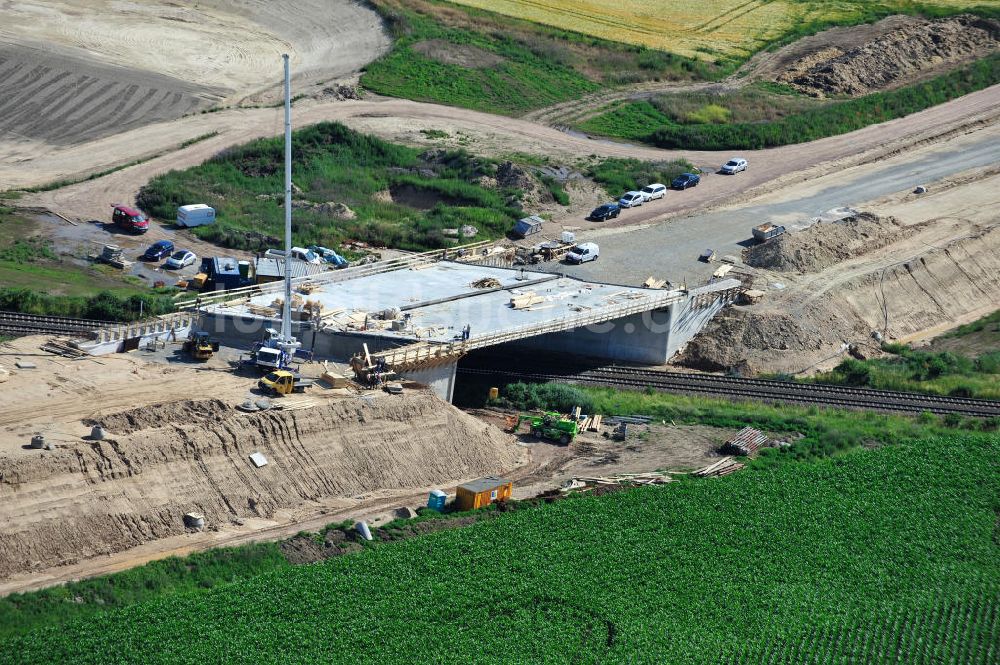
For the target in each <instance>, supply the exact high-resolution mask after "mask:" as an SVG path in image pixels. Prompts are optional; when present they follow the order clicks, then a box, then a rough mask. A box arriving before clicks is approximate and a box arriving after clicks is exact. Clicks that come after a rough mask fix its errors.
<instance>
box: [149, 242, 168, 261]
mask: <svg viewBox="0 0 1000 665" xmlns="http://www.w3.org/2000/svg"><path fill="white" fill-rule="evenodd" d="M172 251H174V243H172V242H170V241H169V240H159V241H157V242H154V243H153V244H152V245H150V246H149V249H147V250H146V251H145V252H144V253H143V255H142V258H143V259H144V260H146V261H159V260H160V259H162V258H163V257H164V256H169V255H170V253H171V252H172Z"/></svg>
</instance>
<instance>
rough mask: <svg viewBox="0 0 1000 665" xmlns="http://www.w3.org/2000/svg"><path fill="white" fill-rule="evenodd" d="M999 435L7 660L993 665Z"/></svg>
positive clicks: (651, 505)
mask: <svg viewBox="0 0 1000 665" xmlns="http://www.w3.org/2000/svg"><path fill="white" fill-rule="evenodd" d="M998 454H1000V437H998V436H996V435H995V434H987V433H980V434H976V433H956V434H954V435H951V436H946V437H945V436H938V437H928V438H923V439H918V440H909V441H905V442H900V443H899V444H898V445H890V446H884V447H881V448H878V449H874V450H855V451H854V452H849V453H846V454H841V455H837V456H835V457H832V458H829V459H822V460H816V461H809V462H801V463H790V464H782V465H777V466H774V467H765V466H760V467H756V468H751V469H749V470H747V471H744V472H741V473H738V474H734V475H732V476H728V477H726V478H723V479H715V480H705V481H694V480H691V481H683V482H680V483H676V484H673V485H668V486H665V487H655V488H641V489H634V490H628V491H623V492H620V493H617V494H612V495H607V496H603V497H580V498H573V499H569V500H565V501H561V502H557V503H553V504H549V505H543V506H541V507H539V508H536V509H532V510H521V511H514V512H512V513H508V514H504V515H500V516H498V517H497V518H495V519H492V520H487V521H484V522H479V523H476V524H475V525H473V526H470V527H468V528H465V529H457V530H453V531H446V532H440V533H436V534H432V535H428V536H424V537H419V538H414V539H412V540H407V541H403V542H395V543H375V544H373V545H371V546H369V547H367V548H365V551H363V552H360V553H357V554H353V555H347V556H343V557H340V558H338V559H333V560H330V561H328V562H325V563H322V564H317V565H310V566H302V567H297V568H284V569H280V570H277V571H274V572H270V573H265V574H263V575H259V576H257V577H254V578H252V579H250V580H247V581H241V582H237V583H234V584H229V585H220V586H217V587H216V588H214V589H211V590H207V591H193V592H190V593H186V594H182V595H178V596H174V597H170V598H164V599H161V600H157V601H152V602H147V603H142V604H139V605H136V606H132V607H128V608H126V609H124V610H116V611H112V612H108V613H105V614H102V615H99V616H95V617H90V618H87V619H84V620H80V621H74V622H70V623H68V624H66V625H64V626H60V627H58V628H47V629H42V630H37V631H33V632H31V633H28V634H26V635H23V636H18V637H13V638H10V639H7V640H4V641H3V642H0V663H27V662H60V663H65V662H80V663H109V662H143V663H184V662H187V663H203V662H222V661H229V662H232V661H243V662H246V661H253V662H288V661H293V662H317V663H318V662H379V663H385V662H406V663H414V662H420V663H425V662H485V661H500V662H509V663H528V662H531V663H535V662H579V663H598V662H600V663H610V662H658V663H678V664H682V663H710V664H716V663H740V664H742V663H845V664H846V663H900V664H903V663H905V664H907V665H914V664H916V665H919V664H922V663H927V664H930V663H935V664H938V663H941V664H947V663H954V664H956V665H958V664H962V665H966V664H977V663H981V664H984V665H985V664H987V663H995V662H997V659H998V657H1000V557H998V556H997V555H998V546H1000V545H998V542H1000V532H998V530H997V529H998V526H997V510H998V508H1000V504H998V503H997V497H998V496H1000V475H998V474H997V473H996V459H997V456H998Z"/></svg>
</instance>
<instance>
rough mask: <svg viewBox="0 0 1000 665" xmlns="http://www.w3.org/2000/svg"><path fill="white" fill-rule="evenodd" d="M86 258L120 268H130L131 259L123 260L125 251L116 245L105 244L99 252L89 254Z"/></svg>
mask: <svg viewBox="0 0 1000 665" xmlns="http://www.w3.org/2000/svg"><path fill="white" fill-rule="evenodd" d="M87 258H89V259H90V260H91V261H98V262H100V263H107V264H108V265H109V266H113V267H115V268H119V269H121V270H125V269H127V268H131V267H132V263H133V261H126V260H125V253H124V252H123V251H122V248H121V247H119V246H118V245H105V246H104V249H103V250H102V251H101V253H100V254H97V255H90V256H88V257H87Z"/></svg>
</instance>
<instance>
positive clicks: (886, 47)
mask: <svg viewBox="0 0 1000 665" xmlns="http://www.w3.org/2000/svg"><path fill="white" fill-rule="evenodd" d="M852 30H853V34H852V32H851V31H852ZM835 35H840V36H841V37H845V38H846V39H844V41H840V40H839V39H837V38H835ZM997 48H1000V21H996V20H993V19H985V18H979V17H977V16H971V15H962V16H954V17H949V18H944V19H938V20H928V19H924V18H917V17H891V18H888V19H885V20H883V21H881V22H879V23H877V24H875V25H874V26H871V27H867V26H866V27H863V28H857V29H852V28H843V29H838V30H831V31H829V32H828V33H821V34H820V35H817V36H816V37H810V38H806V39H803V40H801V41H800V42H797V43H796V44H793V45H791V46H790V47H788V48H787V50H785V52H784V53H781V54H780V55H779V56H778V57H776V58H775V59H774V60H773V61H771V62H768V63H767V64H766V66H764V67H761V68H759V69H758V70H757V71H756V72H755V75H756V76H758V77H759V76H761V74H762V73H763V72H764V71H765V70H766V71H770V72H771V77H772V80H775V81H778V82H779V83H786V84H788V85H790V86H792V87H793V88H795V89H796V90H799V91H801V92H804V93H806V94H808V95H812V96H814V97H827V96H844V95H846V96H850V97H857V96H860V95H867V94H870V93H873V92H879V91H882V90H889V89H891V88H896V87H899V86H901V85H905V84H907V83H912V82H914V81H916V80H919V79H922V78H927V77H929V76H932V75H934V74H937V73H940V72H942V71H944V70H946V69H951V68H953V67H957V66H959V65H961V64H964V63H966V62H970V61H972V60H974V59H976V58H981V57H983V56H985V55H988V54H989V53H992V52H994V51H996V50H997ZM779 53H780V52H779Z"/></svg>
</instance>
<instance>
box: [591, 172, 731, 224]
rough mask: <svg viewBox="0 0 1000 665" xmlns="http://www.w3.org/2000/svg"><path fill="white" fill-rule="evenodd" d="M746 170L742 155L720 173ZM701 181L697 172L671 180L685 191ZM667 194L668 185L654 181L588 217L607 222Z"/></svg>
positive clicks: (597, 208) (625, 194)
mask: <svg viewBox="0 0 1000 665" xmlns="http://www.w3.org/2000/svg"><path fill="white" fill-rule="evenodd" d="M746 170H747V160H745V159H743V158H742V157H733V158H732V159H730V160H729V161H728V162H726V163H725V164H723V165H722V166H721V167H720V168H719V172H720V173H729V174H736V173H739V172H740V171H746ZM700 182H701V176H700V175H698V174H697V173H682V174H680V175H679V176H677V177H676V178H674V179H673V180H671V181H670V188H671V189H677V190H681V191H683V190H685V189H687V188H689V187H697V186H698V183H700ZM666 195H667V186H666V185H664V184H662V183H659V182H654V183H653V184H651V185H646V186H645V187H643V188H642V189H640V190H633V191H629V192H625V193H624V194H623V195H622V197H621V198H620V199H618V201H612V202H611V203H605V204H603V205H600V206H598V207H596V208H594V210H593V211H592V212H591V213H590V215H589V216H588V217H587V219H590V220H592V221H595V222H605V221H607V220H609V219H615V218H616V217H618V215H620V214H621V211H622V208H637V207H638V206H641V205H642V204H643V203H648V202H650V201H655V200H656V199H662V198H663V197H664V196H666Z"/></svg>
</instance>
